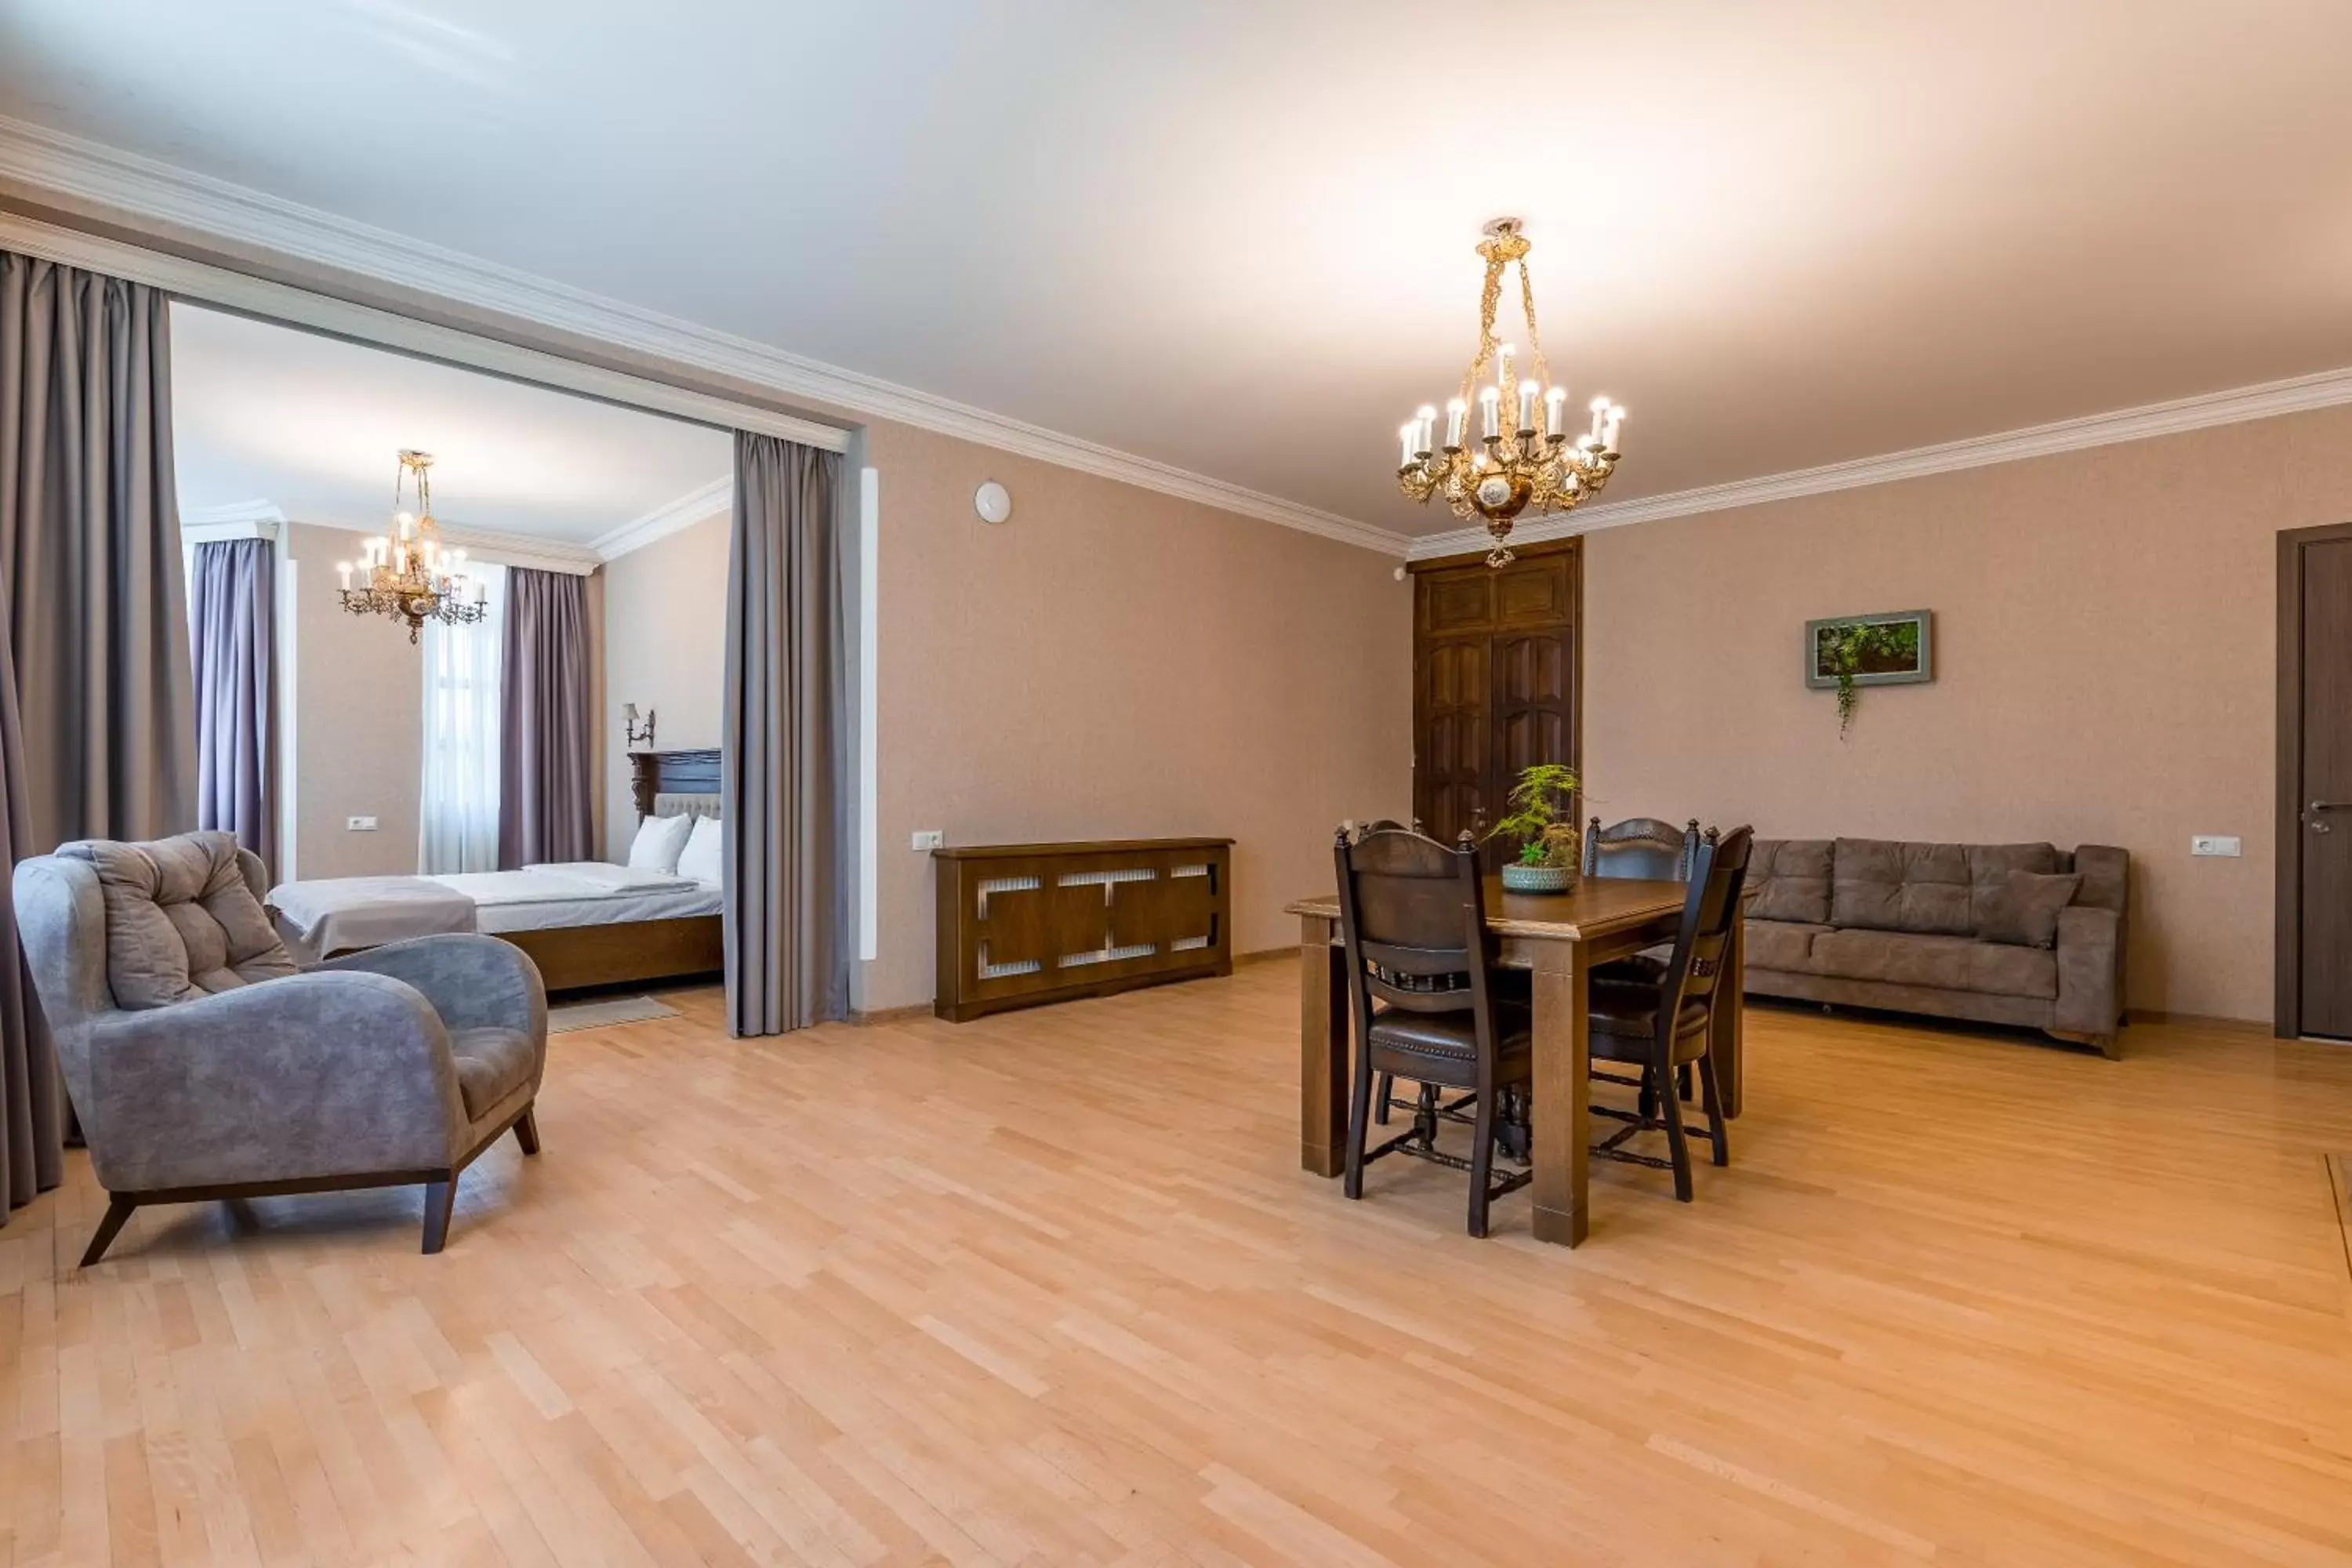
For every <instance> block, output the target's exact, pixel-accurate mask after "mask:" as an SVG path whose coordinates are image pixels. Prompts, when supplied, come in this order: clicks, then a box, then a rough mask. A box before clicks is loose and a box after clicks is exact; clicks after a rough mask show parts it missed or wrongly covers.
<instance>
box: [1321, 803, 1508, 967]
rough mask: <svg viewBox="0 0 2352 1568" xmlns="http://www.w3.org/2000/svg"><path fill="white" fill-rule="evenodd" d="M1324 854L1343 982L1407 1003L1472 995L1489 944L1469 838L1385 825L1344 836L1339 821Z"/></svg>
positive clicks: (1482, 894)
mask: <svg viewBox="0 0 2352 1568" xmlns="http://www.w3.org/2000/svg"><path fill="white" fill-rule="evenodd" d="M1332 854H1333V856H1334V858H1335V861H1336V864H1337V868H1338V871H1339V926H1340V932H1341V936H1342V939H1343V940H1344V941H1345V942H1346V944H1347V949H1348V967H1349V984H1350V988H1351V989H1354V988H1356V987H1358V986H1361V987H1362V988H1363V989H1364V990H1366V991H1368V992H1369V993H1370V996H1377V997H1379V998H1380V999H1381V1001H1383V1002H1386V1003H1388V1004H1389V1005H1391V1006H1397V1007H1404V1008H1408V1009H1411V1010H1412V1011H1416V1012H1448V1011H1454V1010H1457V1009H1459V1008H1462V1007H1465V1006H1468V1005H1472V1000H1473V993H1474V992H1483V990H1484V989H1485V985H1486V965H1487V960H1488V956H1489V954H1488V947H1489V945H1490V943H1489V939H1488V938H1487V936H1486V894H1485V888H1484V886H1483V884H1482V883H1481V882H1480V881H1479V879H1478V852H1477V850H1476V848H1475V847H1474V846H1472V845H1471V844H1469V843H1467V842H1465V844H1464V845H1463V846H1462V847H1460V848H1458V849H1448V848H1447V847H1445V846H1444V845H1443V844H1440V843H1438V842H1437V840H1435V839H1433V838H1424V837H1422V836H1421V835H1420V834H1418V833H1411V832H1407V831H1405V830H1404V829H1402V828H1384V829H1382V830H1381V831H1379V832H1375V833H1368V834H1366V835H1365V836H1364V837H1362V838H1361V839H1360V840H1357V841H1355V842H1352V843H1351V842H1349V838H1348V836H1347V833H1346V832H1345V831H1344V830H1342V831H1341V832H1340V833H1339V834H1338V835H1337V836H1336V837H1335V838H1334V842H1333V847H1332ZM1368 1000H1369V999H1368Z"/></svg>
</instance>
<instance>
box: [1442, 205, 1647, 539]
mask: <svg viewBox="0 0 2352 1568" xmlns="http://www.w3.org/2000/svg"><path fill="white" fill-rule="evenodd" d="M1478 254H1479V255H1480V256H1481V257H1483V258H1486V290H1485V292H1484V293H1482V294H1481V295H1480V296H1479V299H1478V353H1477V354H1476V355H1475V357H1474V358H1473V359H1472V360H1471V361H1470V368H1469V369H1468V370H1466V371H1465V372H1463V374H1462V391H1461V395H1459V396H1456V397H1454V398H1452V399H1450V400H1449V401H1448V402H1447V403H1446V405H1445V445H1444V447H1438V446H1437V445H1436V439H1435V438H1436V427H1437V410H1436V409H1434V408H1432V407H1429V406H1426V405H1423V408H1422V409H1421V411H1420V412H1419V413H1417V414H1415V415H1414V416H1412V419H1410V420H1408V421H1406V423H1405V425H1404V426H1403V427H1402V429H1400V430H1399V431H1398V432H1397V436H1398V438H1399V440H1400V441H1401V442H1402V451H1401V452H1400V453H1399V454H1398V458H1397V462H1398V468H1397V485H1398V488H1399V489H1402V490H1403V491H1404V493H1405V494H1407V495H1409V496H1411V497H1412V499H1413V500H1417V501H1422V502H1424V503H1426V502H1427V501H1428V500H1429V498H1430V497H1432V496H1444V498H1445V501H1446V504H1447V505H1448V506H1451V507H1452V508H1453V509H1454V516H1456V517H1458V518H1461V519H1463V520H1465V521H1467V520H1469V519H1471V518H1473V517H1476V518H1483V519H1484V520H1485V521H1486V532H1487V534H1488V535H1489V536H1490V537H1491V538H1492V539H1493V540H1494V542H1495V543H1494V547H1493V548H1492V549H1491V550H1489V551H1487V552H1486V564H1487V565H1489V566H1505V565H1508V564H1509V563H1510V562H1511V560H1512V554H1511V550H1510V545H1509V542H1508V541H1509V539H1510V536H1511V523H1512V521H1514V520H1515V519H1517V517H1518V515H1519V514H1520V513H1521V512H1523V511H1526V510H1528V509H1529V508H1531V507H1532V508H1533V509H1534V510H1536V511H1537V512H1538V514H1541V513H1543V512H1549V511H1570V510H1574V509H1575V508H1577V507H1579V506H1581V505H1582V504H1583V503H1584V502H1586V501H1588V500H1591V499H1592V498H1593V497H1594V496H1596V495H1599V494H1600V493H1601V487H1602V486H1604V485H1606V484H1607V483H1608V482H1609V476H1610V475H1611V474H1613V473H1615V472H1616V471H1617V456H1618V453H1617V432H1618V429H1619V427H1620V426H1622V425H1623V424H1624V421H1625V410H1624V409H1623V408H1622V407H1621V406H1620V405H1617V404H1614V403H1612V402H1610V401H1609V399H1607V398H1606V397H1596V398H1594V399H1593V400H1592V405H1591V412H1592V428H1591V429H1590V430H1588V431H1587V432H1585V433H1584V434H1583V435H1581V436H1579V437H1574V438H1573V439H1571V438H1570V436H1569V435H1568V432H1567V428H1566V426H1565V424H1564V423H1563V416H1564V415H1565V414H1566V411H1567V403H1568V388H1567V387H1566V386H1564V385H1561V384H1559V383H1557V382H1554V381H1552V379H1551V367H1550V366H1549V364H1548V363H1545V361H1544V352H1543V339H1542V337H1541V336H1539V335H1538V333H1537V331H1536V296H1535V289H1534V287H1533V286H1532V285H1531V284H1529V283H1528V238H1527V236H1525V235H1523V234H1521V233H1520V232H1519V220H1518V219H1517V218H1515V217H1499V218H1496V219H1495V220H1494V222H1492V223H1490V224H1488V225H1487V226H1486V238H1485V239H1483V240H1480V241H1479V242H1478ZM1514 263H1516V264H1517V267H1518V269H1519V301H1520V303H1521V305H1522V306H1524V307H1525V310H1526V313H1527V321H1528V361H1529V363H1528V377H1527V379H1526V380H1524V381H1522V380H1520V379H1519V378H1518V374H1517V363H1515V362H1516V359H1517V348H1516V347H1515V345H1513V344H1510V343H1499V342H1496V341H1495V307H1496V304H1497V303H1499V302H1500V301H1501V300H1502V297H1503V273H1504V270H1505V269H1506V268H1509V267H1510V266H1512V265H1513V264H1514ZM1489 363H1492V364H1493V365H1494V367H1495V381H1494V384H1493V385H1491V386H1486V387H1483V388H1481V389H1480V390H1479V392H1478V410H1479V417H1480V420H1481V421H1482V425H1481V428H1480V432H1479V443H1478V444H1479V446H1480V447H1483V448H1484V449H1483V450H1480V451H1476V452H1473V451H1472V450H1471V449H1470V447H1469V445H1468V442H1467V438H1466V436H1467V433H1466V430H1465V426H1466V425H1467V423H1468V421H1469V417H1470V389H1471V388H1472V387H1473V386H1474V385H1475V384H1476V383H1477V380H1478V376H1479V374H1480V373H1481V372H1483V371H1485V370H1486V366H1487V365H1488V364H1489ZM1548 384H1549V390H1547V385H1548ZM1538 405H1541V406H1540V408H1538Z"/></svg>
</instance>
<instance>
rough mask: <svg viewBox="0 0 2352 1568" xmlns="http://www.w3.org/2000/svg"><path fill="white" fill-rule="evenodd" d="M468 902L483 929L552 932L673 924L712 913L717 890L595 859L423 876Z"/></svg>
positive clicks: (709, 884)
mask: <svg viewBox="0 0 2352 1568" xmlns="http://www.w3.org/2000/svg"><path fill="white" fill-rule="evenodd" d="M425 880H426V881H428V882H435V883H438V884H439V885H440V886H442V887H444V888H447V889H450V890H451V891H453V892H457V893H462V894H464V895H465V896H466V897H467V898H469V899H471V900H473V901H474V919H475V921H476V922H477V923H478V926H479V928H480V929H481V930H483V931H489V932H491V933H493V934H496V933H498V932H500V931H552V930H554V929H556V928H558V927H561V926H593V925H620V924H622V923H624V922H625V921H675V920H686V919H689V918H691V917H693V916H696V915H715V914H717V913H718V912H719V885H718V884H717V883H716V882H698V881H695V880H694V879H691V878H688V877H680V876H677V875H674V874H672V873H670V872H667V871H641V870H635V869H633V868H630V867H627V866H613V865H608V864H606V863H605V862H604V861H602V860H575V861H567V862H562V863H560V864H551V865H542V866H526V867H524V868H522V869H521V870H520V871H468V872H462V873H457V874H453V875H449V876H442V877H428V878H426V879H425Z"/></svg>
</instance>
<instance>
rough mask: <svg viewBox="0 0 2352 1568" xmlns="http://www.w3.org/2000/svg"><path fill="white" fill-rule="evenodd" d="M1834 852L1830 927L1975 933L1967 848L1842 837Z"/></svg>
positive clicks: (1955, 845) (1950, 934) (1947, 934)
mask: <svg viewBox="0 0 2352 1568" xmlns="http://www.w3.org/2000/svg"><path fill="white" fill-rule="evenodd" d="M1834 853H1835V857H1836V858H1835V862H1834V864H1833V865H1832V871H1831V883H1830V924H1832V925H1833V926H1846V927H1853V928H1857V929H1860V930H1864V931H1916V932H1921V933H1927V934H1934V935H1942V936H1967V935H1970V934H1972V933H1974V931H1976V929H1977V921H1976V910H1975V909H1974V907H1973V905H1972V902H1971V900H1970V896H1969V895H1970V887H1969V856H1968V849H1967V847H1966V846H1964V845H1959V844H1906V843H1898V842H1896V841H1895V840H1893V839H1885V838H1841V839H1839V840H1838V841H1837V847H1836V849H1835V851H1834Z"/></svg>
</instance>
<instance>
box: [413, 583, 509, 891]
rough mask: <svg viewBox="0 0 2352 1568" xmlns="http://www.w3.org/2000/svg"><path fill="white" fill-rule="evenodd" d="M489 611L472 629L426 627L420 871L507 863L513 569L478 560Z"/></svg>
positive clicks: (433, 623) (429, 624) (428, 872)
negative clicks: (502, 802)
mask: <svg viewBox="0 0 2352 1568" xmlns="http://www.w3.org/2000/svg"><path fill="white" fill-rule="evenodd" d="M467 570H468V572H469V574H472V575H474V576H476V577H478V578H480V579H481V582H482V585H483V587H484V589H485V591H486V595H487V597H486V600H485V602H486V603H487V604H488V605H489V613H488V615H486V616H483V617H482V618H481V619H480V620H478V621H476V622H474V623H473V624H472V625H470V626H445V625H443V624H442V623H441V622H439V621H427V622H426V623H425V788H424V795H423V799H422V801H421V803H420V809H419V812H418V832H417V845H416V868H417V869H418V870H419V871H421V872H424V873H425V874H426V875H428V876H430V875H433V874H435V873H438V872H449V871H495V870H497V869H498V865H499V697H500V685H499V655H500V651H501V649H502V648H503V647H504V645H505V642H506V597H507V572H506V568H505V567H503V566H494V565H490V564H488V563H483V562H474V563H471V564H470V565H469V567H468V568H467Z"/></svg>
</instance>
